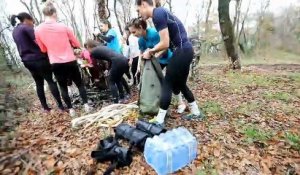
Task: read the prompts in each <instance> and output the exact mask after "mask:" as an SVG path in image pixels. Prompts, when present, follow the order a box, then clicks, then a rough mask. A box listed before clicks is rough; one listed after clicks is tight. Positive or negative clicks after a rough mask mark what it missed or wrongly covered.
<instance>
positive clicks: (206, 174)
mask: <svg viewBox="0 0 300 175" xmlns="http://www.w3.org/2000/svg"><path fill="white" fill-rule="evenodd" d="M218 174H219V173H218V172H217V170H216V169H204V170H198V172H197V175H218Z"/></svg>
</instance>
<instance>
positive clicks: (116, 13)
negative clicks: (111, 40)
mask: <svg viewBox="0 0 300 175" xmlns="http://www.w3.org/2000/svg"><path fill="white" fill-rule="evenodd" d="M114 12H115V16H116V19H117V23H118V27H119V30H120V33H121V35H123V29H122V25H121V22H120V17H119V15H118V11H117V0H114Z"/></svg>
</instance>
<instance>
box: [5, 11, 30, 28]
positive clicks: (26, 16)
mask: <svg viewBox="0 0 300 175" xmlns="http://www.w3.org/2000/svg"><path fill="white" fill-rule="evenodd" d="M16 18H18V20H19V21H20V22H21V23H22V22H24V20H25V19H28V20H33V18H32V16H31V15H30V14H28V13H26V12H22V13H19V14H18V15H12V16H11V17H10V23H11V25H12V26H13V27H14V26H16V24H17V21H16Z"/></svg>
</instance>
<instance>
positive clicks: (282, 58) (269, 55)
mask: <svg viewBox="0 0 300 175" xmlns="http://www.w3.org/2000/svg"><path fill="white" fill-rule="evenodd" d="M271 50H272V52H270V49H265V50H261V51H257V53H253V54H251V55H240V56H241V63H242V65H251V64H269V65H271V64H300V56H299V55H297V54H294V53H290V52H286V51H283V50H275V49H271ZM224 56H225V54H224V55H222V54H219V55H218V56H210V55H204V56H202V57H201V59H200V64H201V65H215V64H221V65H226V64H228V59H227V58H225V57H224Z"/></svg>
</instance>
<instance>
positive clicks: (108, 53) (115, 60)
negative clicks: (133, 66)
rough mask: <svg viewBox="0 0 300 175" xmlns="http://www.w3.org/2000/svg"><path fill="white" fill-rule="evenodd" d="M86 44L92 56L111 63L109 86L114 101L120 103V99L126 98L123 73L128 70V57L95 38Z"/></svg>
mask: <svg viewBox="0 0 300 175" xmlns="http://www.w3.org/2000/svg"><path fill="white" fill-rule="evenodd" d="M86 45H87V49H88V50H89V51H90V53H91V57H92V58H94V59H100V60H105V61H108V63H109V65H110V66H109V67H110V70H109V87H110V90H111V93H112V96H113V102H114V103H119V100H123V99H124V92H123V87H122V82H123V83H124V81H125V80H124V78H123V75H124V74H125V73H126V72H127V71H128V67H129V66H128V61H127V58H125V57H124V56H123V55H121V54H118V53H116V52H114V51H113V50H112V49H110V48H108V47H106V46H99V44H98V43H97V42H96V41H94V40H89V41H87V43H86ZM125 83H126V81H125ZM118 90H119V94H118Z"/></svg>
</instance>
